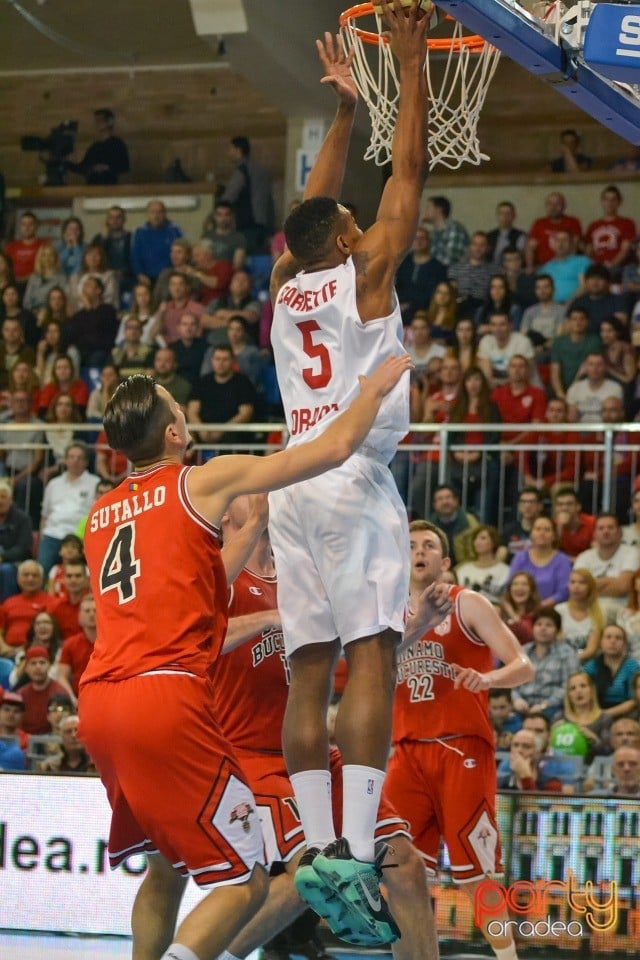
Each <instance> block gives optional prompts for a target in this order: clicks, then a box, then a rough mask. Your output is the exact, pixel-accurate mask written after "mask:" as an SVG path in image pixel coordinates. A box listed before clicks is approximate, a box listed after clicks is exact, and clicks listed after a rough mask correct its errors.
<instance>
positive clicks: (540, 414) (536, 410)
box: [491, 353, 547, 499]
mask: <svg viewBox="0 0 640 960" xmlns="http://www.w3.org/2000/svg"><path fill="white" fill-rule="evenodd" d="M507 376H508V381H507V383H505V384H504V385H503V386H501V387H496V388H495V390H493V392H492V394H491V400H492V402H493V403H495V405H496V407H497V408H498V411H499V413H500V419H501V420H502V422H503V423H521V424H523V425H524V424H529V423H539V422H540V421H541V420H543V419H544V413H545V407H546V405H547V398H546V396H545V393H544V390H541V389H540V387H532V386H531V383H530V382H529V361H528V360H527V358H526V357H523V356H521V354H518V353H517V354H516V355H515V356H513V357H512V358H511V360H510V361H509V366H508V368H507ZM528 438H529V435H528V433H527V432H526V431H525V430H523V431H522V432H520V433H515V434H514V433H512V432H508V433H505V434H504V435H503V443H506V444H508V445H509V446H513V445H515V444H519V443H526V442H527V440H528ZM501 459H502V462H503V463H504V464H505V465H506V466H507V468H509V467H513V466H514V465H517V467H518V472H519V473H521V472H524V468H525V460H526V454H525V453H524V452H522V453H521V454H519V456H517V455H516V453H514V452H513V451H505V452H504V453H502V454H501ZM505 483H506V484H507V489H510V488H512V487H513V489H512V490H511V492H512V493H513V495H514V496H513V499H515V495H516V489H515V485H516V484H517V477H516V475H515V474H514V471H513V469H512V470H510V471H509V470H507V476H506V479H505Z"/></svg>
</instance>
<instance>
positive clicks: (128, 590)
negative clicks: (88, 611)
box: [100, 520, 140, 603]
mask: <svg viewBox="0 0 640 960" xmlns="http://www.w3.org/2000/svg"><path fill="white" fill-rule="evenodd" d="M135 545H136V527H135V523H134V521H133V520H132V521H130V522H129V523H123V524H122V526H121V527H117V529H116V532H115V533H114V535H113V537H112V538H111V542H110V543H109V546H108V547H107V555H106V556H105V558H104V563H103V564H102V570H101V571H100V593H108V592H109V590H117V591H118V603H128V602H129V600H133V598H134V597H135V595H136V580H137V578H138V577H139V576H140V561H139V560H137V559H136V555H135Z"/></svg>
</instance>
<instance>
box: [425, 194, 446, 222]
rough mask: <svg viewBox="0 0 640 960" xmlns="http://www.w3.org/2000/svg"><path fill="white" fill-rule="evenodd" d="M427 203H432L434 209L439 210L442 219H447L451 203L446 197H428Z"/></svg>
mask: <svg viewBox="0 0 640 960" xmlns="http://www.w3.org/2000/svg"><path fill="white" fill-rule="evenodd" d="M429 203H432V204H433V205H434V207H437V208H438V210H441V211H442V214H443V216H444V217H448V216H449V214H450V213H451V201H450V200H448V199H447V198H446V197H441V196H437V197H429Z"/></svg>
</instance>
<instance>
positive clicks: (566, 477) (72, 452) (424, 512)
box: [0, 138, 640, 789]
mask: <svg viewBox="0 0 640 960" xmlns="http://www.w3.org/2000/svg"><path fill="white" fill-rule="evenodd" d="M233 149H234V151H235V159H236V163H237V169H236V175H235V176H234V178H233V180H232V182H231V183H230V185H229V188H228V190H227V193H226V194H225V195H222V197H221V198H220V199H219V200H218V202H217V203H216V205H215V209H214V210H213V212H212V214H211V216H209V217H208V218H207V220H206V222H205V224H204V225H203V229H202V235H201V236H200V237H191V238H187V237H185V236H184V235H183V233H182V229H181V227H180V226H179V225H178V224H177V223H174V222H172V221H171V220H170V219H169V217H168V214H167V210H166V208H165V206H164V204H163V203H162V202H161V201H160V200H152V201H151V202H150V203H149V205H148V209H147V221H146V223H145V224H144V225H143V226H141V227H139V228H138V229H137V230H135V231H133V232H130V231H129V230H128V228H127V223H126V214H125V212H124V210H123V209H122V208H120V207H118V206H114V207H112V208H111V209H110V210H109V211H108V212H107V214H106V217H105V222H104V228H103V230H102V231H101V232H100V233H99V234H97V235H96V236H94V237H93V238H92V239H91V241H90V242H89V241H88V240H87V239H86V238H85V230H84V225H83V223H82V221H81V220H80V219H79V218H78V217H69V218H68V219H67V220H66V221H65V222H64V223H63V225H62V228H61V234H60V239H59V241H58V242H49V241H46V240H44V239H43V238H42V237H40V236H39V235H38V220H37V217H36V216H35V215H34V214H33V213H31V212H26V213H24V214H23V215H22V217H21V218H20V220H19V222H18V224H17V230H16V233H17V235H16V237H15V239H13V240H11V241H10V242H8V243H7V244H6V245H5V247H4V249H3V250H2V251H1V252H0V319H1V320H2V326H1V330H0V334H1V337H0V451H1V452H0V458H1V461H2V464H1V466H2V470H1V472H2V474H3V476H2V477H1V478H0V600H1V601H2V604H1V605H0V631H1V634H0V658H1V661H0V683H1V684H2V686H3V687H4V688H6V689H7V690H8V691H9V692H8V693H6V694H5V701H3V705H2V707H0V720H2V723H0V738H1V737H5V738H7V739H8V740H11V739H12V737H14V736H18V737H19V738H22V737H23V736H25V735H29V734H30V735H32V736H35V737H45V738H46V737H49V736H54V737H58V735H59V734H58V732H57V731H56V732H53V731H52V717H50V716H49V713H52V715H53V714H54V713H55V717H53V719H54V720H55V719H56V718H57V716H58V714H60V713H61V712H63V711H62V708H63V707H64V711H65V715H66V714H68V715H69V716H70V718H71V721H70V722H69V724H68V727H69V729H68V730H67V732H66V736H67V740H68V743H66V744H65V747H64V751H63V752H62V753H61V752H60V750H59V749H58V750H57V752H56V757H55V758H54V759H53V760H52V761H51V760H50V758H49V759H47V758H45V759H44V760H43V759H42V757H36V754H35V753H33V755H32V756H31V758H30V759H29V757H27V756H26V753H25V747H26V742H25V741H24V740H21V741H20V743H18V747H19V749H20V750H21V751H22V752H23V753H25V759H24V762H25V763H30V762H31V763H37V764H40V763H46V764H48V765H49V766H50V767H51V768H53V769H55V768H57V767H56V765H58V766H59V767H60V768H61V769H63V768H64V769H66V768H67V766H68V767H69V768H70V769H71V768H74V767H75V768H77V769H80V768H82V767H83V764H84V765H85V766H86V765H87V764H88V763H89V761H88V758H86V762H85V761H84V760H82V758H81V756H80V754H79V753H78V748H77V744H74V743H73V738H74V737H75V732H77V723H76V724H75V726H74V722H73V720H74V718H73V714H72V711H73V710H74V709H75V706H76V702H77V689H78V688H77V684H78V680H79V677H80V675H81V672H82V669H83V668H84V665H86V661H87V659H88V656H89V655H90V651H91V644H92V642H93V640H94V639H95V612H94V608H93V601H92V599H91V597H90V596H89V595H88V583H87V580H86V571H85V570H84V566H83V559H82V540H81V536H82V531H83V523H84V521H85V519H86V515H87V513H88V510H89V508H90V505H91V503H92V502H93V500H94V498H95V497H96V496H97V495H99V493H100V492H102V491H103V490H104V489H108V488H109V487H110V486H112V485H115V484H117V483H119V482H120V480H121V479H122V478H123V477H124V476H125V475H126V473H127V468H128V465H127V462H126V460H125V459H124V458H123V457H121V456H118V455H116V454H115V453H114V452H113V451H111V450H109V448H108V446H107V443H106V437H105V435H104V432H101V420H102V416H103V414H104V409H105V405H106V403H107V402H108V400H109V398H110V396H111V395H112V394H113V392H114V390H115V388H116V387H117V385H118V383H119V382H120V380H121V379H122V378H123V377H126V376H128V375H130V374H132V373H136V372H150V373H152V374H153V375H154V376H155V377H156V379H157V381H158V382H159V383H161V384H162V385H163V386H164V387H165V388H166V389H167V390H168V391H169V392H170V393H171V394H172V396H174V398H175V399H176V400H177V402H178V403H180V404H181V405H182V406H183V407H184V409H185V412H186V413H187V415H188V420H189V422H190V423H191V424H192V425H193V433H194V438H195V440H196V441H197V442H198V443H199V444H201V445H202V446H203V447H216V446H218V445H222V446H223V447H226V448H227V449H233V448H237V449H242V448H243V446H244V447H245V448H246V445H247V444H251V443H252V442H253V441H254V440H255V434H251V433H247V432H244V431H243V432H241V433H239V432H234V431H233V430H232V429H229V430H228V431H227V430H222V429H217V430H210V429H207V428H206V425H207V424H210V423H218V424H221V423H229V424H230V425H233V424H250V423H252V422H260V421H262V420H266V419H268V418H271V417H272V418H273V419H279V416H280V409H279V407H278V405H277V397H275V398H274V397H272V396H270V395H269V390H270V384H271V382H272V377H273V366H272V360H271V355H270V352H269V327H270V322H271V307H270V304H269V301H268V296H267V284H268V276H269V266H270V263H271V262H272V259H273V258H276V257H277V256H278V255H279V254H280V253H281V252H282V250H283V249H284V244H285V241H284V237H283V235H282V234H281V233H280V234H275V235H274V234H273V217H272V211H271V209H270V208H269V205H268V203H263V204H262V206H260V203H257V206H255V204H256V202H257V201H256V198H253V200H252V198H251V197H250V195H249V194H247V182H248V181H250V179H251V170H252V166H251V159H250V151H249V148H248V144H247V143H246V141H244V140H243V139H242V138H239V142H238V143H234V145H233ZM263 187H264V190H266V185H264V184H263ZM263 192H264V191H263ZM262 199H263V200H264V199H265V197H264V195H263V198H262ZM252 203H254V206H255V209H253V208H252V207H251V204H252ZM601 203H602V217H601V218H599V219H598V220H597V221H595V222H594V223H591V224H589V225H588V226H586V228H583V225H582V224H581V223H580V221H579V220H578V218H577V217H575V216H573V215H571V214H570V213H568V212H567V210H566V209H565V206H566V205H565V201H564V198H563V196H562V194H560V193H558V192H557V191H554V192H552V193H550V194H549V195H548V196H547V198H546V200H545V208H546V209H545V215H544V216H541V217H539V218H538V219H537V220H536V221H535V222H534V223H533V224H532V225H531V226H530V227H529V229H526V230H525V229H521V228H520V226H518V224H517V212H516V210H515V207H514V206H513V204H512V203H510V202H509V201H504V202H501V203H500V204H498V206H497V209H496V224H495V225H493V226H492V225H487V229H486V231H475V232H474V233H473V234H471V235H469V233H468V231H467V229H466V228H465V226H464V224H462V223H461V222H460V221H458V220H455V219H454V218H453V216H452V211H451V205H450V203H449V201H448V200H447V198H446V197H442V196H432V197H430V198H429V200H428V201H427V203H426V207H425V215H424V220H423V222H422V223H421V224H420V226H419V227H418V230H417V232H416V238H415V242H414V245H413V249H412V250H411V252H410V253H409V254H408V256H407V257H406V259H405V260H404V262H403V263H402V264H401V265H400V268H399V270H398V275H397V292H398V298H399V301H400V304H401V309H402V315H403V322H404V329H405V344H406V347H407V350H408V351H409V353H410V354H411V356H412V358H413V360H414V363H415V370H414V372H413V374H412V384H411V419H412V422H413V423H416V424H420V423H422V424H426V425H431V431H427V432H420V433H415V434H411V435H409V437H408V438H407V441H408V442H409V443H411V444H412V446H415V445H416V444H417V443H420V444H421V445H422V449H421V450H419V451H416V450H412V451H411V452H409V453H407V452H405V451H404V450H403V448H402V446H401V448H400V452H399V454H398V455H397V457H396V460H395V463H394V469H395V474H396V478H397V480H398V485H399V488H400V490H401V493H402V494H403V496H404V498H405V500H406V503H407V508H408V511H409V513H410V515H413V516H428V517H429V518H430V519H432V520H434V521H435V522H436V523H438V524H439V525H440V526H441V527H442V528H443V529H444V530H445V532H446V533H447V535H448V536H449V538H450V540H451V544H452V559H453V562H454V567H453V574H452V577H453V578H454V579H456V580H457V581H458V582H460V583H462V584H464V585H466V586H469V587H471V588H472V589H474V590H478V591H480V592H481V593H483V594H484V595H485V596H486V597H487V598H488V599H489V600H490V602H492V603H493V604H495V605H496V607H497V609H498V610H499V611H500V613H501V615H502V616H503V618H504V619H505V621H506V622H507V623H508V624H509V626H510V627H511V628H512V629H513V631H514V633H515V634H516V636H517V637H518V639H519V640H520V642H521V643H522V644H523V646H525V647H526V649H527V651H528V652H529V655H530V657H531V659H532V660H533V662H534V663H535V664H536V667H537V673H536V679H535V680H534V681H532V683H531V684H528V685H526V689H525V688H523V689H520V690H516V691H514V693H513V697H512V698H511V697H507V696H506V695H505V694H504V693H501V694H500V695H499V696H498V695H497V694H496V697H493V698H492V706H493V705H497V704H498V701H500V700H501V708H502V709H503V710H505V709H507V708H508V710H507V717H508V720H506V719H505V717H503V718H502V719H500V718H499V714H498V712H497V706H496V713H495V716H494V719H495V724H496V731H497V736H498V746H499V748H500V749H504V750H507V749H508V750H510V749H511V737H513V736H514V735H515V734H518V736H519V739H515V737H514V748H513V749H514V750H515V753H514V755H513V760H514V761H515V765H512V766H511V767H510V768H509V776H508V777H507V779H508V780H509V779H510V780H511V782H512V783H516V781H517V782H518V784H519V785H521V784H522V783H523V782H525V781H526V782H527V783H529V784H530V783H531V782H535V783H538V784H542V783H547V782H555V781H557V780H560V781H562V777H560V778H559V777H557V776H555V775H554V776H552V775H551V774H552V773H553V768H551V767H548V769H547V776H546V777H543V776H542V774H540V776H538V773H540V770H542V768H544V767H545V764H544V762H542V759H541V758H542V757H543V753H544V751H543V752H542V753H540V751H539V749H538V748H539V743H538V741H537V740H536V741H535V743H534V742H533V741H532V740H531V736H530V735H529V734H531V733H533V734H534V737H535V736H538V737H539V733H540V731H539V730H538V731H537V732H536V731H535V730H534V727H532V726H531V724H534V726H535V725H536V724H537V725H538V726H539V725H540V724H542V726H544V725H545V724H547V725H550V726H551V729H552V730H553V729H554V727H553V725H554V724H558V723H564V724H573V725H574V726H575V727H577V728H578V730H579V731H580V732H581V735H582V736H583V739H585V740H586V744H587V748H588V749H587V750H586V751H585V754H584V756H586V757H588V759H589V761H590V762H591V761H592V760H593V758H594V757H597V756H598V755H599V754H600V752H601V751H605V750H606V749H609V747H610V746H611V745H612V744H613V743H614V742H615V741H614V740H613V739H612V738H611V731H612V730H613V727H614V725H615V723H616V722H622V721H633V722H635V720H636V719H637V718H639V717H640V700H639V697H638V692H637V691H638V689H639V688H640V684H639V683H638V682H637V674H638V673H640V663H639V662H638V661H639V660H640V600H639V595H640V490H639V491H638V492H635V489H634V478H635V474H636V473H637V470H636V467H635V455H634V454H633V453H632V452H630V451H629V450H627V449H625V448H626V446H627V445H628V440H629V438H628V437H627V436H626V435H625V434H624V432H623V431H622V428H620V430H617V431H615V434H614V452H613V463H614V466H615V475H614V476H613V477H611V478H609V479H610V483H609V500H608V502H605V501H604V499H603V495H604V490H605V487H606V486H607V484H605V482H604V481H605V477H604V470H605V462H606V461H605V456H604V452H603V451H604V445H603V443H604V433H595V434H594V433H590V434H588V435H585V434H583V433H582V432H581V424H595V425H596V426H599V425H601V426H602V427H603V430H604V428H605V427H607V426H608V425H611V424H613V425H616V424H623V423H624V422H625V421H629V420H632V419H633V418H634V417H635V416H636V414H637V412H638V408H639V406H640V404H639V402H638V397H640V381H639V380H638V357H637V347H638V346H639V345H640V303H639V302H638V298H640V255H639V254H638V251H639V250H640V242H638V240H637V233H636V226H635V223H634V221H633V220H632V219H630V218H628V217H624V216H622V215H621V213H620V207H621V205H622V196H621V194H620V192H619V190H618V189H617V188H616V187H615V186H609V187H606V188H605V189H604V190H603V191H602V193H601ZM258 209H260V210H261V211H262V213H261V214H260V216H261V218H262V220H263V221H264V222H262V223H261V224H259V227H260V229H251V223H252V222H253V223H254V226H255V222H256V210H258ZM251 210H253V213H252V212H251ZM243 216H244V217H245V220H244V221H243V220H242V218H243ZM240 221H242V223H241V222H240ZM250 221H251V222H250ZM242 224H244V226H243V228H242V229H239V227H241V226H242ZM270 237H271V239H270ZM636 326H637V327H638V330H636ZM82 423H88V424H95V433H94V434H93V435H91V434H87V433H85V432H79V430H78V426H79V425H80V424H82ZM447 423H451V424H464V425H465V428H464V430H463V432H461V433H456V434H455V436H454V438H453V440H450V442H449V444H448V446H447V448H446V452H444V448H443V433H442V426H443V425H446V424H447ZM507 424H509V425H514V427H515V429H513V430H511V431H507V430H504V429H503V426H504V425H507ZM558 425H566V426H567V427H568V428H567V429H565V430H564V431H563V432H561V433H557V432H554V428H555V427H557V426H558ZM569 427H570V429H569ZM85 440H89V441H90V445H87V444H86V443H85V442H84V441H85ZM583 446H584V447H587V449H584V450H583V449H581V448H582V447H583ZM483 447H489V450H488V451H487V450H486V449H482V448H483ZM589 447H590V449H589ZM209 455H213V451H212V452H211V453H209V452H207V451H206V450H205V451H200V452H199V454H198V456H200V457H206V456H209ZM441 458H445V460H446V463H445V464H444V475H445V477H446V482H444V483H442V482H435V480H434V478H437V479H438V480H441V479H442V476H443V464H442V463H441ZM610 504H611V505H612V506H610ZM78 534H79V535H80V536H79V537H78ZM36 558H37V559H36ZM92 617H93V622H92ZM585 691H586V693H588V694H589V697H588V698H587V700H588V703H587V702H584V703H583V702H582V700H581V699H580V698H581V697H583V695H584V696H586V693H585ZM56 698H57V699H56ZM59 698H63V699H62V700H60V699H59ZM505 701H508V702H505ZM49 703H52V704H53V706H52V707H51V710H49V709H48V704H49ZM33 704H36V706H35V707H34V706H33ZM23 709H24V717H23V718H22V719H21V720H20V722H19V723H18V725H17V727H16V728H15V729H18V730H20V731H23V732H22V733H20V734H12V733H11V732H10V726H11V722H13V721H14V720H15V718H16V716H18V715H20V713H21V711H22V710H23ZM34 710H35V714H34ZM9 714H11V718H12V719H11V718H9V720H7V717H8V715H9ZM521 728H522V730H523V731H527V733H526V734H525V735H524V736H520V732H521ZM585 731H588V732H585ZM76 739H77V738H76ZM12 746H15V743H12ZM45 746H46V744H45ZM624 746H625V748H628V746H629V745H628V744H624ZM57 747H60V744H57ZM516 748H517V749H516ZM612 749H613V748H612ZM632 749H634V747H633V745H632ZM538 753H540V756H538ZM516 754H517V755H518V756H519V757H520V759H517V757H516ZM525 754H526V755H527V756H528V758H529V759H528V760H526V762H525V759H523V757H524V755H525ZM603 755H605V753H603ZM532 758H533V759H532ZM507 760H508V758H503V762H506V761H507ZM534 761H535V762H534ZM621 763H622V761H621ZM532 764H533V765H532ZM625 764H626V765H627V766H628V761H625ZM2 765H3V761H2V759H1V758H0V767H1V766H2ZM60 765H61V766H60ZM539 766H540V770H539V769H538V767H539ZM547 766H548V765H547ZM34 768H35V767H34ZM525 768H526V769H525ZM505 769H506V768H505ZM608 776H609V777H610V776H611V772H610V771H609V773H608ZM603 782H604V781H603V780H602V777H601V778H600V779H599V781H598V784H596V785H599V786H602V785H603ZM542 788H543V789H554V788H555V787H554V788H549V787H542Z"/></svg>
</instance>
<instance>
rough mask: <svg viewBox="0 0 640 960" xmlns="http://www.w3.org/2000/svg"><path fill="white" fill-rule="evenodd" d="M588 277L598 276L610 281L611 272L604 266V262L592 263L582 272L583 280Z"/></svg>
mask: <svg viewBox="0 0 640 960" xmlns="http://www.w3.org/2000/svg"><path fill="white" fill-rule="evenodd" d="M590 277H600V279H601V280H606V281H607V283H611V273H610V271H609V270H608V269H607V267H605V265H604V263H592V264H591V266H590V267H587V269H586V270H585V272H584V278H585V280H588V279H589V278H590Z"/></svg>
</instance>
